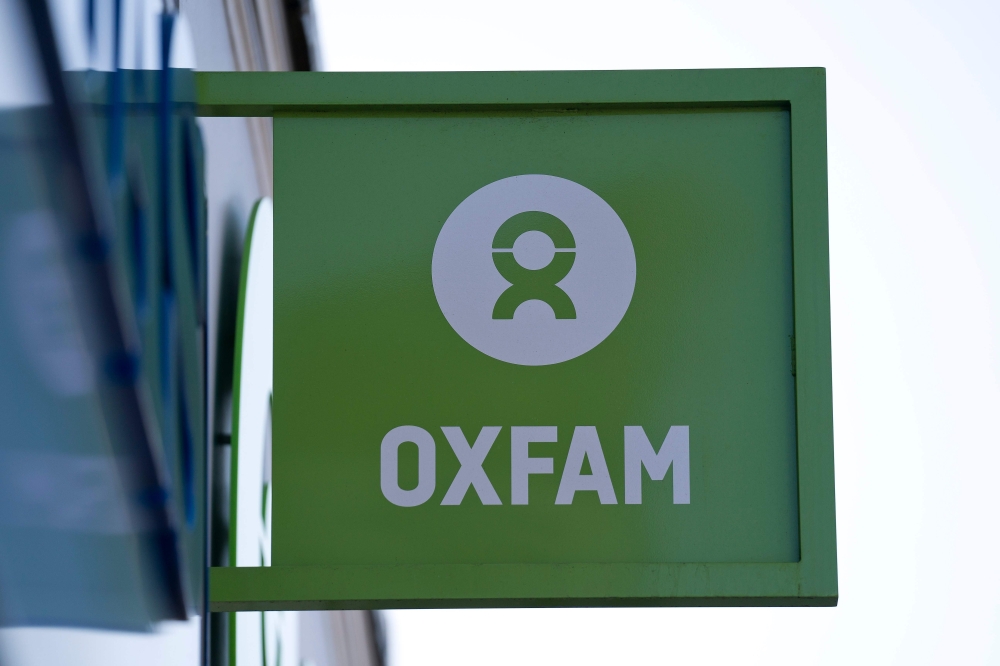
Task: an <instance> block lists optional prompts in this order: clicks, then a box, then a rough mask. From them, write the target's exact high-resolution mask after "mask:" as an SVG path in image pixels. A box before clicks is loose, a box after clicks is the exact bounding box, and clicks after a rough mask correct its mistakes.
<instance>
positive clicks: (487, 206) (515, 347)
mask: <svg viewBox="0 0 1000 666" xmlns="http://www.w3.org/2000/svg"><path fill="white" fill-rule="evenodd" d="M431 274H432V279H433V283H434V294H435V296H436V297H437V301H438V305H440V306H441V312H443V313H444V316H445V318H446V319H447V320H448V323H449V324H451V326H452V328H454V329H455V332H457V333H458V334H459V335H460V336H462V338H463V339H464V340H465V341H466V342H468V343H469V344H470V345H472V346H473V347H475V348H476V349H478V350H479V351H481V352H483V353H484V354H487V355H488V356H492V357H493V358H496V359H499V360H501V361H506V362H508V363H514V364H517V365H551V364H553V363H562V362H563V361H568V360H570V359H572V358H576V357H577V356H580V355H581V354H584V353H586V352H588V351H590V350H591V349H593V348H594V347H596V346H597V345H598V344H600V343H601V342H602V341H603V340H604V339H605V338H607V337H608V336H609V335H610V334H611V332H612V331H613V330H615V327H617V326H618V323H619V322H621V320H622V317H624V316H625V311H626V310H628V306H629V303H630V302H631V300H632V292H633V290H634V288H635V252H634V250H633V249H632V241H631V239H630V238H629V235H628V231H627V230H626V229H625V225H624V224H622V221H621V218H619V217H618V215H617V213H615V211H614V210H613V209H612V208H611V206H609V205H608V204H607V203H606V202H605V201H604V200H603V199H602V198H601V197H599V196H597V195H596V194H594V193H593V192H591V191H590V190H588V189H587V188H586V187H583V186H582V185H579V184H577V183H574V182H573V181H570V180H566V179H564V178H557V177H555V176H542V175H526V176H512V177H511V178H504V179H502V180H498V181H496V182H494V183H490V184H489V185H487V186H485V187H483V188H481V189H479V190H477V191H475V192H473V193H472V194H471V195H469V197H468V198H466V199H465V201H463V202H462V203H460V204H459V205H458V207H457V208H456V209H455V210H454V211H453V212H452V214H451V215H450V216H449V217H448V219H447V221H445V223H444V226H443V227H442V228H441V233H440V234H438V239H437V243H436V244H435V246H434V258H433V261H432V267H431Z"/></svg>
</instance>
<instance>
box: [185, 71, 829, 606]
mask: <svg viewBox="0 0 1000 666" xmlns="http://www.w3.org/2000/svg"><path fill="white" fill-rule="evenodd" d="M236 76H239V77H243V76H244V75H229V77H230V78H227V77H226V75H215V74H213V75H208V76H206V77H204V78H203V79H202V80H201V85H202V90H201V95H202V100H201V101H202V104H203V112H204V113H246V112H247V111H248V109H249V110H251V111H253V109H255V108H256V109H258V111H257V112H264V111H260V109H264V108H265V107H266V112H267V113H273V115H274V151H275V157H274V173H275V194H274V199H275V204H274V259H273V261H274V397H273V403H272V404H273V457H274V458H273V486H274V489H275V495H274V500H273V519H272V534H271V539H272V541H271V549H272V550H271V564H272V566H271V567H269V568H258V569H249V568H246V569H242V568H237V569H229V570H221V569H220V570H215V571H214V572H213V579H214V580H213V585H212V590H211V597H212V602H213V608H215V609H219V610H223V609H226V610H234V609H247V608H265V607H267V608H342V607H392V606H396V607H412V606H506V605H774V604H782V605H784V604H797V605H831V604H835V603H836V600H837V582H836V553H835V535H834V501H833V456H832V413H831V389H830V342H829V340H830V329H829V286H828V258H827V209H826V149H825V141H826V139H825V83H824V72H823V70H819V69H803V70H744V71H726V70H722V71H700V72H699V71H687V72H684V71H678V72H603V73H531V74H527V73H521V74H511V73H497V74H366V75H347V74H336V75H335V74H330V75H314V74H310V75H298V76H294V77H293V76H289V75H281V78H278V77H273V78H264V77H259V78H253V79H251V78H240V79H236V78H235V77H236ZM240 81H242V82H243V84H242V85H238V82H240ZM251 84H253V85H251ZM255 90H256V91H257V92H255ZM255 95H257V97H255ZM268 95H270V98H269V99H263V98H264V97H267V96H268ZM255 105H256V106H255Z"/></svg>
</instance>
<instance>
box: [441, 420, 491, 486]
mask: <svg viewBox="0 0 1000 666" xmlns="http://www.w3.org/2000/svg"><path fill="white" fill-rule="evenodd" d="M441 432H443V433H444V436H445V438H446V439H447V440H448V443H449V444H451V450H452V451H454V452H455V456H456V457H457V458H458V462H460V463H461V464H462V467H461V468H459V470H458V474H456V475H455V480H454V481H452V482H451V486H450V487H449V488H448V492H446V493H445V495H444V499H443V500H441V504H443V505H446V506H449V505H456V504H461V503H462V500H463V499H465V493H467V492H468V491H469V486H472V487H474V488H475V489H476V494H477V495H479V501H480V502H482V503H483V504H502V502H501V501H500V496H499V495H497V491H496V490H495V489H494V488H493V484H492V483H490V478H489V477H488V476H486V472H485V471H483V461H484V460H486V454H487V453H489V452H490V448H492V447H493V442H495V441H496V440H497V435H499V434H500V428H499V427H498V426H487V427H485V428H483V429H482V430H480V431H479V436H478V437H476V443H475V444H473V445H472V446H469V442H468V440H466V439H465V435H464V434H463V433H462V429H461V428H451V427H443V428H441Z"/></svg>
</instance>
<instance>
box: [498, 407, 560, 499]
mask: <svg viewBox="0 0 1000 666" xmlns="http://www.w3.org/2000/svg"><path fill="white" fill-rule="evenodd" d="M555 441H558V438H557V430H556V427H555V426H514V427H513V428H511V429H510V503H511V504H527V503H528V475H529V474H552V458H530V457H529V456H528V444H531V443H532V442H555Z"/></svg>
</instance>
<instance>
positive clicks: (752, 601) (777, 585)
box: [197, 68, 838, 611]
mask: <svg viewBox="0 0 1000 666" xmlns="http://www.w3.org/2000/svg"><path fill="white" fill-rule="evenodd" d="M197 96H198V114H199V115H201V116H280V115H310V114H317V115H336V114H337V113H358V112H364V113H371V114H377V113H378V114H384V113H413V112H420V113H428V112H446V111H447V112H455V111H479V112H483V111H491V110H496V111H501V110H503V111H522V110H523V111H531V110H556V109H566V110H583V109H588V110H590V109H601V108H604V109H621V110H641V109H663V108H710V107H721V108H740V107H749V106H772V107H773V106H781V107H784V108H787V109H789V112H790V117H791V151H792V155H791V157H792V159H791V165H792V232H793V253H794V255H793V256H794V267H793V280H794V294H795V295H794V306H795V344H794V350H795V355H796V366H795V367H796V373H795V374H796V416H797V436H798V488H799V538H800V553H801V555H800V560H799V561H798V562H793V563H763V564H757V563H746V564H743V563H704V564H702V563H682V564H677V563H672V564H660V563H648V564H646V563H639V564H483V565H467V564H462V565H458V564H447V565H379V566H331V567H322V568H313V567H280V566H277V567H261V568H235V567H216V568H213V569H212V574H211V581H210V595H209V596H210V608H211V610H213V611H244V610H275V609H315V610H319V609H340V608H433V607H485V606H489V607H501V606H593V605H599V606H834V605H836V604H837V598H838V597H837V595H838V593H837V547H836V509H835V502H834V461H833V404H832V402H833V399H832V379H831V354H830V283H829V248H828V213H827V157H826V72H825V70H824V69H821V68H803V69H740V70H675V71H623V72H612V71H608V72H490V73H482V72H476V73H471V72H470V73H314V72H292V73H284V72H283V73H221V72H220V73H216V72H201V73H198V74H197ZM442 581H447V585H446V587H447V589H448V590H450V591H451V593H450V594H449V595H448V596H447V597H446V598H442V597H441V596H440V590H441V589H442V588H443V587H444V586H443V585H442Z"/></svg>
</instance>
